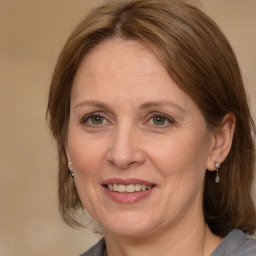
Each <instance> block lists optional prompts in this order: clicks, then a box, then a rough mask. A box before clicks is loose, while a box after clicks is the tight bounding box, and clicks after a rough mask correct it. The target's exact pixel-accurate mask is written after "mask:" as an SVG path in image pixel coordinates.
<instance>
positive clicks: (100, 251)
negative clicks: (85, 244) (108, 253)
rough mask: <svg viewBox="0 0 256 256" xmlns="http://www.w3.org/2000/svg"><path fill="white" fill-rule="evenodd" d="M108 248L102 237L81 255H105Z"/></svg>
mask: <svg viewBox="0 0 256 256" xmlns="http://www.w3.org/2000/svg"><path fill="white" fill-rule="evenodd" d="M105 248H106V245H105V240H104V238H102V239H101V240H100V241H99V242H98V243H97V244H95V245H94V246H93V247H91V248H90V249H89V250H88V251H86V252H85V253H83V254H81V255H80V256H103V255H104V250H105Z"/></svg>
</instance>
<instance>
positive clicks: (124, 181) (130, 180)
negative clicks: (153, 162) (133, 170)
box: [102, 178, 155, 186]
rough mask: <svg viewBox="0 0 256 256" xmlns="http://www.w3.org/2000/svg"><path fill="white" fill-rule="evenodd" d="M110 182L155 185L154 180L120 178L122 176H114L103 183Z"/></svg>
mask: <svg viewBox="0 0 256 256" xmlns="http://www.w3.org/2000/svg"><path fill="white" fill-rule="evenodd" d="M108 184H123V185H129V184H141V185H146V186H152V185H155V184H153V183H152V182H149V181H146V180H141V179H134V178H132V179H120V178H112V179H107V180H104V181H103V182H102V185H108Z"/></svg>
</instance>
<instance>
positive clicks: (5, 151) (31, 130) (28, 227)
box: [0, 0, 256, 256]
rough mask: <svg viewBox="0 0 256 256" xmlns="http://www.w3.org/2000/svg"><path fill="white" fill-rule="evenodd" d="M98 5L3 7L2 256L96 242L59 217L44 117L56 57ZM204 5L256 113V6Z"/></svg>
mask: <svg viewBox="0 0 256 256" xmlns="http://www.w3.org/2000/svg"><path fill="white" fill-rule="evenodd" d="M99 2H103V1H102V0H101V1H96V0H83V1H82V0H64V1H63V0H16V1H15V0H1V1H0V89H1V90H0V256H15V255H20V256H34V255H38V256H40V255H62V256H70V255H78V254H79V253H80V252H82V251H83V250H85V249H86V248H88V247H89V246H90V245H91V244H92V243H94V242H95V241H96V240H97V237H96V236H95V235H94V234H92V233H91V232H90V231H88V230H73V229H71V228H69V227H67V226H66V225H65V224H63V222H62V220H61V218H60V216H59V213H58V208H57V193H56V190H57V186H56V170H57V158H56V154H55V147H54V142H53V140H52V139H51V138H50V136H49V132H48V130H47V126H46V124H45V120H44V117H45V108H46V102H47V91H48V86H49V82H50V77H51V72H52V69H53V66H54V63H55V61H56V56H57V54H58V52H59V51H60V48H61V46H62V45H63V43H64V41H65V39H66V37H67V35H68V34H69V32H70V30H71V28H72V27H73V26H74V24H76V23H77V22H78V20H79V19H80V18H81V16H83V15H84V13H85V12H86V11H87V10H88V8H90V7H92V6H93V5H95V4H97V3H99ZM193 2H194V3H198V4H199V1H197V0H194V1H193ZM201 7H202V8H203V9H204V10H205V11H206V12H207V13H208V14H209V15H210V16H211V17H213V18H214V20H215V21H216V22H217V23H218V24H219V25H220V26H221V28H222V29H223V30H224V32H225V33H226V35H227V36H228V38H229V39H230V40H231V43H232V45H233V47H234V49H235V51H236V53H237V55H238V59H239V61H240V63H241V67H242V71H243V74H244V78H245V81H246V85H247V87H248V92H249V94H250V97H251V102H252V108H253V109H254V113H256V86H255V83H256V50H255V48H256V33H255V28H256V16H255V12H256V1H254V0H243V1H241V0H214V1H213V0H202V1H201Z"/></svg>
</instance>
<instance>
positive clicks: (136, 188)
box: [107, 184, 153, 193]
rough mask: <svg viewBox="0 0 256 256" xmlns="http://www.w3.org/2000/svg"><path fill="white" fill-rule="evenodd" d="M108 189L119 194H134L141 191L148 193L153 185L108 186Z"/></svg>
mask: <svg viewBox="0 0 256 256" xmlns="http://www.w3.org/2000/svg"><path fill="white" fill-rule="evenodd" d="M107 187H108V189H109V190H111V191H114V192H119V193H134V192H140V191H146V190H149V189H151V188H152V187H153V185H151V186H150V185H145V184H128V185H124V184H108V185H107Z"/></svg>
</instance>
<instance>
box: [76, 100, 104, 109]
mask: <svg viewBox="0 0 256 256" xmlns="http://www.w3.org/2000/svg"><path fill="white" fill-rule="evenodd" d="M84 106H92V107H98V108H109V107H108V105H107V104H105V103H102V102H100V101H96V100H86V101H83V102H80V103H78V104H76V105H75V106H74V109H77V108H81V107H84Z"/></svg>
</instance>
